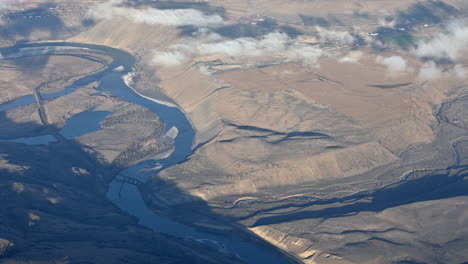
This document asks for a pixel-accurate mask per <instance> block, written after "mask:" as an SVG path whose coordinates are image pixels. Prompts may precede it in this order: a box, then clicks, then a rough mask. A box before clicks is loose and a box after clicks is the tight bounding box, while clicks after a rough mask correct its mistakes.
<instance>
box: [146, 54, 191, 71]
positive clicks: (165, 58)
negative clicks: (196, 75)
mask: <svg viewBox="0 0 468 264" xmlns="http://www.w3.org/2000/svg"><path fill="white" fill-rule="evenodd" d="M187 60H188V56H187V55H186V54H184V53H182V52H180V51H170V52H154V54H153V63H154V64H155V65H158V66H163V67H175V66H178V65H181V64H183V63H184V62H186V61H187Z"/></svg>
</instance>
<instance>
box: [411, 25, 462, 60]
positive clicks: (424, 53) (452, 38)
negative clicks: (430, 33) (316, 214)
mask: <svg viewBox="0 0 468 264" xmlns="http://www.w3.org/2000/svg"><path fill="white" fill-rule="evenodd" d="M467 52H468V25H467V24H466V22H465V23H463V22H461V21H457V22H453V23H451V24H450V25H449V26H448V27H447V32H445V33H440V34H438V35H437V36H436V37H434V38H433V39H431V40H430V41H420V42H419V43H418V45H417V47H416V48H415V49H414V51H413V53H414V54H416V55H417V56H419V57H430V58H435V59H443V58H448V59H451V60H453V61H457V60H458V59H459V58H460V57H461V56H462V55H463V54H466V53H467Z"/></svg>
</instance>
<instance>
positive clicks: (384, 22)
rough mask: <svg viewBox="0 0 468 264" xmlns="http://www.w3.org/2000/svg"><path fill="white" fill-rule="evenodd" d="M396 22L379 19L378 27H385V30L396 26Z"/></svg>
mask: <svg viewBox="0 0 468 264" xmlns="http://www.w3.org/2000/svg"><path fill="white" fill-rule="evenodd" d="M396 23H397V22H396V20H394V19H391V20H389V19H386V18H379V26H381V27H386V28H394V27H395V25H396Z"/></svg>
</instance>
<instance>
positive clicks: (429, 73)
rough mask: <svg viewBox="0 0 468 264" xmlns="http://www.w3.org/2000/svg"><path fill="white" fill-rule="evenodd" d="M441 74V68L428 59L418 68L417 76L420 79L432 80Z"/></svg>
mask: <svg viewBox="0 0 468 264" xmlns="http://www.w3.org/2000/svg"><path fill="white" fill-rule="evenodd" d="M442 76H443V72H442V69H441V68H439V66H437V64H436V63H435V62H433V61H429V62H426V63H424V64H423V66H422V67H421V69H420V70H419V75H418V78H419V80H421V81H432V80H435V79H439V78H441V77H442Z"/></svg>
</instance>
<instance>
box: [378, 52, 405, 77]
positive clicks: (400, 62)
mask: <svg viewBox="0 0 468 264" xmlns="http://www.w3.org/2000/svg"><path fill="white" fill-rule="evenodd" d="M376 61H377V62H378V63H380V64H383V65H385V66H387V69H388V71H389V73H390V75H391V76H396V75H398V74H400V73H403V72H405V71H408V70H409V68H408V65H407V63H406V60H405V59H403V58H402V57H400V56H390V57H387V58H384V57H382V56H377V58H376Z"/></svg>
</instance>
